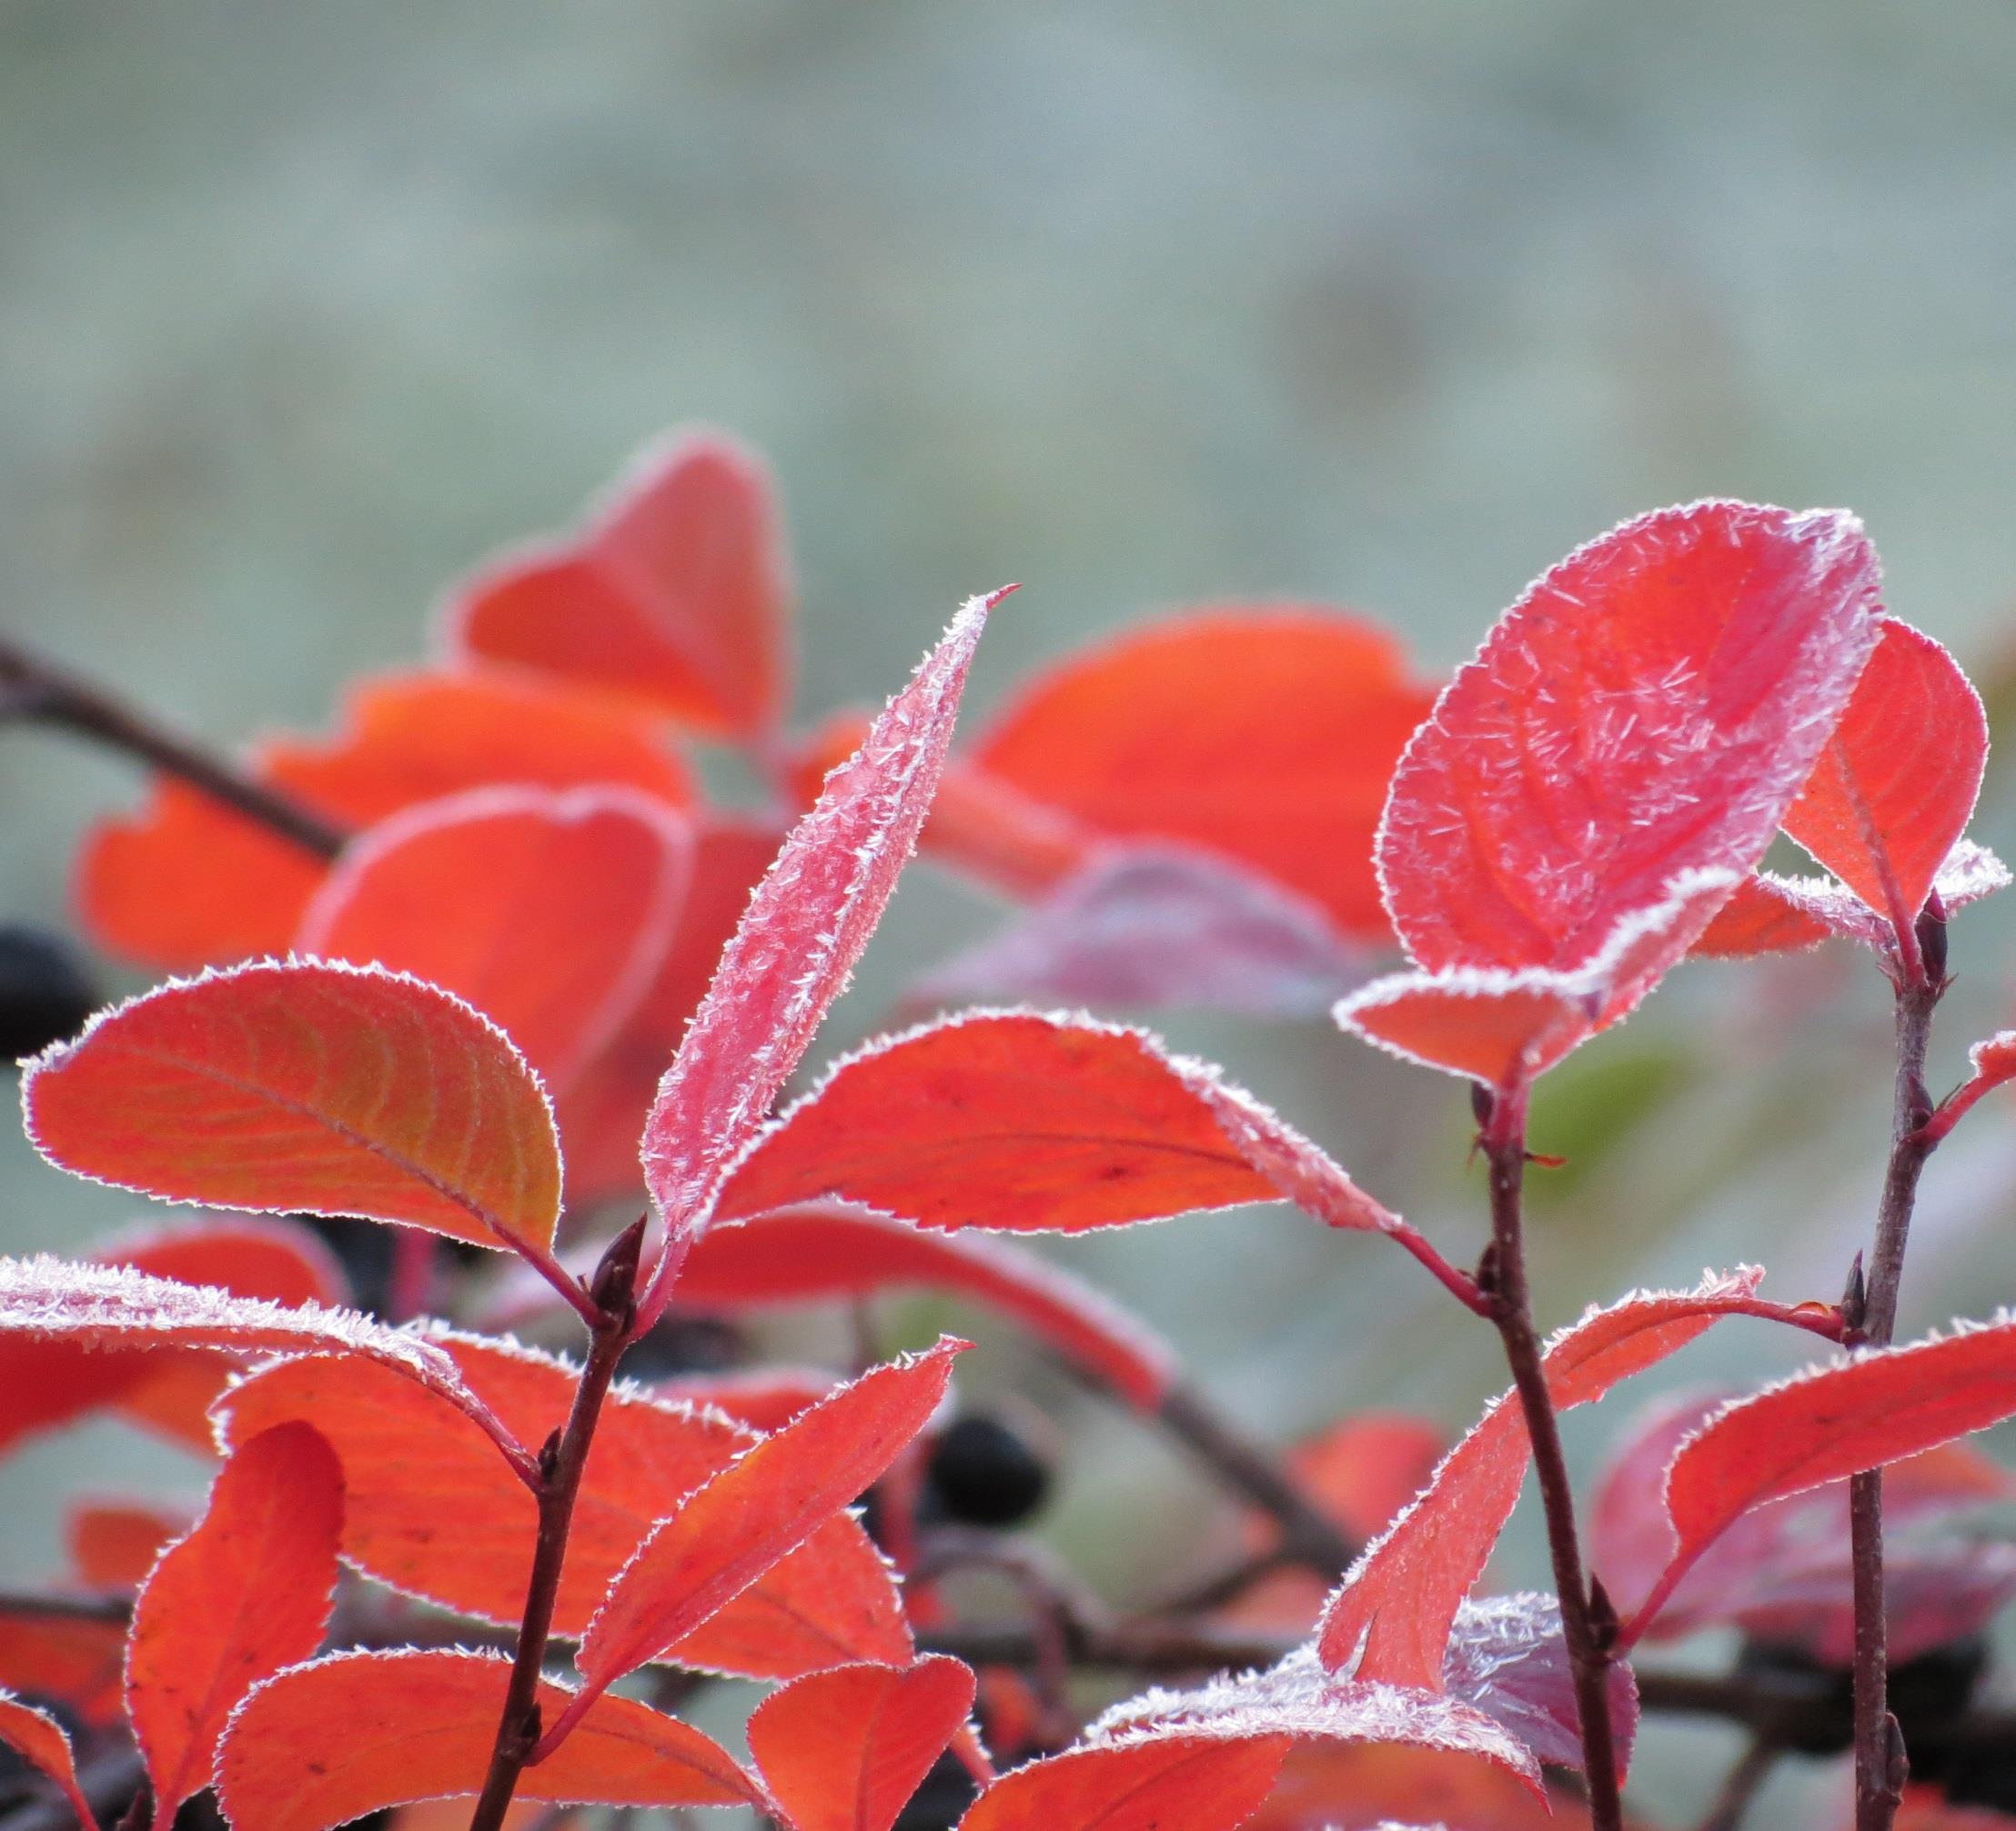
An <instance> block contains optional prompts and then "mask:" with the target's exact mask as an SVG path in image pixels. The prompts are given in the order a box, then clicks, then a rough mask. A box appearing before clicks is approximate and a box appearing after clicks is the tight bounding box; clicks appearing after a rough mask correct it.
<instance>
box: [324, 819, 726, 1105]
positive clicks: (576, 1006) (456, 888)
mask: <svg viewBox="0 0 2016 1831" xmlns="http://www.w3.org/2000/svg"><path fill="white" fill-rule="evenodd" d="M692 843H693V841H692V831H691V828H690V825H689V824H688V822H687V820H686V818H685V816H684V815H683V814H681V813H680V811H679V810H677V809H675V808H673V807H671V806H670V805H669V804H667V803H665V802H661V801H656V800H651V799H650V797H648V796H645V795H642V794H640V793H638V792H637V791H635V790H629V789H565V790H553V789H508V788H497V789H478V790H471V791H470V792H469V793H468V794H466V795H457V796H452V797H450V798H449V800H441V801H427V802H423V803H421V804H420V805H419V806H418V807H415V808H409V809H407V810H404V811H402V812H400V813H398V814H395V815H393V816H392V817H391V818H390V819H389V820H385V821H383V822H381V823H380V824H379V825H378V826H376V827H373V828H372V829H371V830H369V831H368V832H367V833H365V834H363V835H362V836H361V837H359V838H358V840H356V841H355V842H354V843H353V844H352V845H351V846H350V847H348V849H347V850H346V851H345V852H344V855H343V858H342V860H341V862H340V863H338V866H337V868H336V870H334V871H333V872H332V873H331V874H330V876H329V878H328V880H327V881H326V882H325V883H324V884H323V886H322V888H321V890H319V891H318V893H317V895H316V898H315V900H314V901H313V902H312V903H311V904H310V905H309V907H308V910H307V916H306V917H305V918H304V919H303V921H302V924H301V930H300V933H299V934H298V936H297V941H296V944H297V947H298V948H299V950H300V951H301V952H303V953H307V954H319V955H323V956H326V957H328V958H330V959H336V960H347V961H355V962H357V963H358V964H359V965H362V964H366V963H368V962H376V963H377V964H378V965H379V966H385V967H390V968H392V969H393V970H394V971H399V972H408V973H411V974H412V975H413V976H414V977H415V978H416V979H423V980H426V981H428V983H429V984H432V985H438V986H442V987H445V988H446V989H447V990H448V991H452V992H454V993H456V994H457V995H458V996H459V997H460V998H464V999H467V1000H468V1001H469V1003H471V1004H473V1005H474V1006H475V1007H476V1008H477V1010H479V1011H482V1012H483V1013H484V1014H485V1015H486V1016H488V1017H489V1018H491V1019H492V1020H493V1021H496V1022H497V1023H498V1024H499V1025H500V1026H501V1027H502V1028H503V1030H504V1031H505V1032H506V1033H507V1034H508V1035H509V1037H510V1039H511V1041H513V1042H514V1043H516V1044H517V1045H518V1047H519V1050H520V1051H522V1052H523V1053H524V1055H525V1057H526V1059H527V1060H528V1061H530V1062H531V1064H532V1065H533V1067H534V1068H536V1069H537V1070H538V1071H539V1074H540V1075H541V1076H542V1077H543V1079H544V1080H545V1081H546V1083H547V1085H548V1086H549V1088H552V1089H554V1090H555V1092H556V1095H557V1093H558V1092H559V1090H561V1089H564V1088H565V1087H566V1086H567V1085H569V1084H570V1082H571V1081H573V1080H574V1078H575V1077H576V1075H578V1074H579V1073H580V1071H581V1069H582V1068H583V1067H584V1066H585V1065H586V1064H587V1062H588V1061H590V1058H592V1057H593V1056H594V1055H595V1054H596V1053H597V1052H598V1051H600V1050H601V1049H602V1048H603V1047H605V1046H606V1045H607V1044H608V1043H609V1042H610V1040H611V1039H612V1038H613V1037H614V1035H615V1034H616V1031H617V1030H618V1028H619V1027H620V1025H621V1024H622V1023H623V1021H625V1020H626V1019H627V1018H629V1017H630V1014H631V1012H632V1011H635V1010H636V1008H637V1006H638V1004H639V1003H640V1001H641V1000H642V999H643V997H644V995H645V993H646V992H647V991H649V990H650V984H651V981H652V980H653V979H654V978H655V977H656V975H657V973H658V971H659V969H660V964H661V963H662V961H663V960H664V957H665V952H666V950H667V948H668V947H670V944H671V941H672V936H673V931H674V928H675V925H676V924H677V922H678V920H679V910H680V903H681V902H682V901H683V900H684V897H685V893H686V880H687V875H688V871H689V869H690V863H691V853H692Z"/></svg>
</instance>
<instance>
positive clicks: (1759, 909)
mask: <svg viewBox="0 0 2016 1831" xmlns="http://www.w3.org/2000/svg"><path fill="white" fill-rule="evenodd" d="M1833 933H1834V930H1833V929H1832V928H1830V926H1829V925H1828V924H1827V923H1826V922H1825V921H1821V919H1820V918H1819V916H1818V915H1816V914H1814V913H1813V912H1812V910H1809V908H1808V907H1807V906H1806V904H1805V902H1804V901H1803V900H1801V899H1800V897H1799V893H1798V891H1797V889H1796V887H1794V886H1793V885H1791V884H1789V883H1788V882H1787V881H1786V880H1783V879H1781V878H1778V877H1774V876H1773V875H1772V874H1771V873H1770V872H1769V871H1752V872H1751V873H1750V874H1749V877H1747V878H1745V879H1744V880H1742V881H1741V882H1740V883H1739V884H1738V885H1737V887H1736V889H1735V890H1734V891H1733V892H1732V893H1731V894H1730V897H1729V900H1728V901H1727V902H1726V903H1724V904H1723V905H1722V907H1721V908H1720V909H1719V910H1716V912H1715V915H1714V918H1713V920H1712V921H1709V925H1708V926H1707V927H1706V928H1705V929H1703V930H1702V931H1701V932H1700V933H1699V934H1698V936H1697V937H1696V938H1695V941H1694V946H1693V948H1692V950H1691V951H1692V952H1693V954H1694V955H1695V956H1696V957H1697V958H1698V959H1702V960H1748V959H1749V958H1751V957H1752V956H1753V955H1757V954H1763V953H1790V952H1793V951H1796V950H1798V949H1800V948H1808V947H1818V946H1819V944H1820V942H1821V941H1826V940H1828V939H1830V937H1831V936H1832V935H1833Z"/></svg>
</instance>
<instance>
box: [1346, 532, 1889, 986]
mask: <svg viewBox="0 0 2016 1831" xmlns="http://www.w3.org/2000/svg"><path fill="white" fill-rule="evenodd" d="M1877 593H1878V577H1877V566H1876V556H1875V554H1874V552H1873V550H1872V549H1871V548H1870V544H1869V542H1868V541H1867V540H1866V539H1865V538H1863V536H1862V532H1861V529H1860V525H1859V524H1858V523H1857V522H1856V521H1855V520H1854V518H1852V517H1850V516H1847V515H1843V514H1840V513H1835V512H1830V511H1820V510H1816V511H1813V512H1811V513H1809V514H1804V515H1793V514H1790V513H1788V512H1787V511H1786V510H1784V509H1779V508H1752V507H1750V506H1749V505H1746V504H1742V503H1733V502H1704V503H1698V504H1695V505H1693V506H1692V507H1690V508H1673V509H1665V510H1661V511H1660V512H1658V513H1657V514H1653V515H1648V516H1644V517H1641V518H1639V519H1638V520H1636V521H1631V522H1628V523H1626V524H1625V525H1624V526H1623V527H1621V528H1617V529H1615V530H1613V531H1612V532H1611V533H1609V534H1607V535H1604V536H1603V537H1601V538H1599V539H1597V540H1594V541H1592V542H1590V543H1589V544H1588V546H1586V547H1583V548H1579V549H1578V550H1577V551H1576V552H1574V553H1572V554H1570V555H1569V556H1568V558H1566V559H1565V560H1563V561H1562V562H1561V563H1560V564H1559V565H1558V566H1557V567H1556V568H1554V569H1553V570H1552V571H1551V572H1549V573H1547V576H1546V577H1545V578H1541V579H1540V580H1539V581H1538V582H1537V584H1535V585H1533V586H1532V587H1530V588H1529V589H1528V590H1527V593H1526V594H1525V596H1524V597H1522V598H1521V599H1519V601H1518V602H1517V604H1515V605H1514V606H1513V607H1512V609H1510V610H1508V611H1507V613H1506V614H1505V616H1504V617H1503V618H1501V619H1499V621H1498V623H1497V627H1496V628H1495V629H1493V630H1492V632H1491V634H1490V636H1489V637H1488V638H1487V639H1486V641H1485V644H1484V646H1483V648H1482V649H1480V650H1479V652H1478V654H1477V659H1475V660H1473V661H1472V662H1470V663H1469V664H1468V665H1467V667H1465V668H1464V669H1462V670H1461V671H1460V672H1459V673H1458V674H1457V677H1456V679H1454V680H1453V681H1452V682H1451V683H1450V685H1449V686H1448V688H1447V689H1446V690H1445V691H1444V693H1443V695H1442V697H1441V699H1439V700H1438V701H1437V702H1436V709H1435V711H1434V713H1433V715H1432V716H1431V717H1430V719H1429V720H1428V722H1427V723H1426V725H1424V726H1423V727H1422V728H1421V729H1420V731H1419V732H1417V733H1416V737H1415V739H1414V741H1413V743H1412V744H1410V745H1409V746H1408V749H1407V751H1406V755H1405V756H1404V757H1403V758H1402V759H1401V761H1400V766H1399V769H1398V770H1397V771H1396V775H1395V777H1394V780H1393V789H1392V793H1391V796H1390V798H1389V799H1388V800H1387V803H1386V819H1385V822H1384V824H1383V825H1382V827H1381V829H1380V836H1379V850H1378V857H1379V866H1380V870H1381V873H1382V877H1383V880H1384V884H1385V890H1386V905H1387V908H1388V910H1390V912H1391V914H1392V916H1393V919H1394V922H1395V925H1396V927H1397V928H1398V930H1399V931H1400V935H1401V939H1402V940H1403V941H1405V942H1406V945H1407V949H1408V951H1409V952H1410V953H1412V955H1413V956H1414V959H1415V961H1416V963H1417V964H1418V965H1420V966H1421V967H1423V968H1425V969H1426V970H1428V971H1440V970H1442V969H1445V968H1450V967H1473V968H1497V969H1517V968H1522V967H1543V968H1549V969H1552V970H1555V971H1575V970H1576V969H1578V968H1579V967H1582V966H1584V965H1586V964H1587V963H1588V961H1590V960H1591V959H1592V958H1593V957H1594V956H1595V955H1596V954H1597V953H1598V951H1600V950H1601V949H1602V948H1603V947H1604V945H1605V944H1606V942H1607V941H1608V940H1609V939H1610V937H1611V936H1612V935H1613V934H1614V932H1615V931H1616V930H1617V929H1618V925H1619V923H1621V922H1623V921H1627V920H1629V919H1631V918H1633V917H1634V916H1635V915H1636V914H1637V913H1638V911H1640V910H1647V909H1649V908H1651V907H1652V906H1654V905H1655V904H1657V903H1658V902H1660V901H1661V900H1663V899H1664V898H1665V897H1666V896H1667V895H1668V885H1670V884H1671V883H1672V881H1673V880H1674V879H1675V878H1677V877H1678V876H1679V875H1680V874H1681V873H1682V872H1685V871H1689V870H1718V871H1730V872H1734V873H1736V874H1737V875H1738V876H1740V875H1741V874H1742V873H1744V872H1746V871H1748V870H1749V869H1750V867H1751V866H1752V865H1754V864H1755V863H1756V862H1757V860H1758V858H1759V855H1760V854H1761V853H1762V852H1763V850H1764V848H1765V846H1766V845H1767V844H1768V843H1769V840H1770V838H1771V835H1772V833H1773V832H1774V831H1775V830H1776V829H1777V827H1778V825H1779V820H1781V818H1782V817H1783V815H1784V812H1785V810H1786V809H1787V808H1788V807H1789V805H1790V803H1791V800H1792V798H1793V797H1794V796H1795V795H1796V794H1797V793H1798V792H1799V788H1800V786H1801V784H1802V783H1803V782H1804V781H1805V780H1806V778H1807V777H1808V776H1809V774H1810V773H1811V770H1812V767H1813V764H1814V762H1815V761H1816V760H1817V759H1818V757H1819V751H1820V748H1821V746H1822V745H1824V744H1825V742H1826V741H1827V737H1828V734H1829V732H1830V730H1831V729H1832V728H1833V725H1834V723H1835V721H1836V719H1838V718H1839V717H1840V710H1841V708H1842V707H1843V706H1844V705H1845V704H1846V703H1847V700H1848V697H1849V694H1850V691H1851V690H1852V689H1853V688H1854V685H1855V681H1856V678H1857V676H1858V675H1859V674H1860V671H1861V669H1862V664H1863V662H1864V661H1865V660H1866V659H1867V658H1868V656H1869V653H1870V648H1871V646H1872V645H1873V643H1874V642H1875V639H1876V633H1877V626H1876V618H1877V611H1878V604H1877ZM1702 919H1703V921H1706V915H1705V914H1704V916H1703V918H1702ZM1691 939H1692V936H1691V935H1689V936H1688V940H1689V941H1691Z"/></svg>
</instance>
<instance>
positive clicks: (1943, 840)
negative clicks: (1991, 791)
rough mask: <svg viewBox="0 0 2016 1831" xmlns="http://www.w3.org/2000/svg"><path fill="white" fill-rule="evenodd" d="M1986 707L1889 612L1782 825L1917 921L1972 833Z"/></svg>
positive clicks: (1899, 914) (1882, 909)
mask: <svg viewBox="0 0 2016 1831" xmlns="http://www.w3.org/2000/svg"><path fill="white" fill-rule="evenodd" d="M1987 761H1988V715H1987V713H1986V712H1985V711H1983V709H1982V708H1981V695H1980V694H1979V693H1977V692H1975V690H1974V689H1973V686H1972V683H1971V682H1970V681H1969V679H1968V678H1967V676H1966V675H1965V674H1963V673H1961V669H1960V666H1959V664H1958V663H1957V662H1956V661H1955V660H1954V659H1953V658H1952V657H1951V656H1950V654H1948V653H1947V652H1946V650H1945V649H1943V648H1941V647H1940V644H1939V643H1937V642H1935V641H1933V640H1932V639H1931V638H1930V636H1926V635H1922V634H1920V632H1919V631H1918V630H1916V629H1912V628H1911V626H1910V624H1908V623H1900V622H1898V621H1897V620H1896V619H1894V618H1886V619H1884V620H1883V623H1882V626H1881V634H1880V638H1879V639H1878V641H1877V644H1876V648H1875V650H1874V652H1873V653H1872V654H1871V655H1870V658H1869V665H1868V667H1866V668H1865V669H1863V670H1862V677H1861V679H1860V681H1859V682H1858V683H1857V685H1856V688H1855V691H1854V694H1853V696H1852V697H1851V698H1850V700H1849V702H1848V709H1847V710H1846V711H1845V712H1843V713H1842V715H1841V719H1840V724H1839V725H1837V726H1836V727H1835V729H1834V735H1833V737H1832V738H1831V739H1830V740H1829V742H1828V745H1827V748H1826V749H1825V750H1823V751H1822V752H1821V753H1820V757H1819V763H1818V764H1817V766H1816V767H1815V769H1814V770H1813V773H1812V777H1811V779H1810V780H1809V781H1808V782H1807V784H1806V786H1805V788H1804V789H1803V790H1800V793H1799V799H1798V800H1796V801H1794V802H1793V803H1792V805H1791V807H1790V809H1789V810H1788V811H1787V813H1786V815H1785V830H1786V831H1787V832H1788V833H1789V834H1790V835H1791V836H1792V838H1794V839H1795V840H1798V841H1799V844H1800V845H1802V846H1804V847H1805V848H1806V850H1808V851H1809V852H1810V853H1812V855H1813V856H1814V857H1815V858H1816V859H1818V860H1819V861H1820V863H1821V864H1823V865H1825V866H1826V867H1827V869H1828V870H1830V871H1832V872H1833V873H1834V875H1835V876H1836V877H1838V878H1839V879H1840V880H1841V881H1842V882H1843V883H1845V884H1846V885H1847V886H1848V887H1849V889H1850V890H1853V891H1854V892H1855V894H1856V895H1857V896H1858V897H1860V899H1861V900H1862V901H1863V902H1864V903H1866V904H1867V905H1868V906H1869V907H1870V909H1871V910H1875V912H1876V913H1877V914H1878V915H1880V916H1881V917H1883V918H1884V919H1885V920H1886V921H1900V922H1903V923H1906V924H1909V923H1910V922H1911V921H1915V920H1916V918H1917V915H1918V912H1919V910H1920V909H1922V908H1923V907H1924V905H1925V898H1926V896H1927V894H1928V892H1930V890H1931V887H1932V880H1933V877H1934V876H1935V875H1936V874H1937V872H1938V870H1939V868H1940V865H1941V864H1943V863H1944V862H1945V860H1946V857H1947V854H1948V853H1949V852H1950V851H1951V850H1952V849H1953V847H1954V845H1955V844H1956V843H1957V842H1958V840H1959V839H1960V836H1961V833H1962V832H1963V831H1965V830H1966V827H1967V822H1968V819H1969V817H1970V816H1971V814H1972V813H1973V811H1974V798H1975V796H1976V795H1977V794H1979V793H1980V791H1981V772H1982V770H1984V769H1985V768H1986V766H1987Z"/></svg>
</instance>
